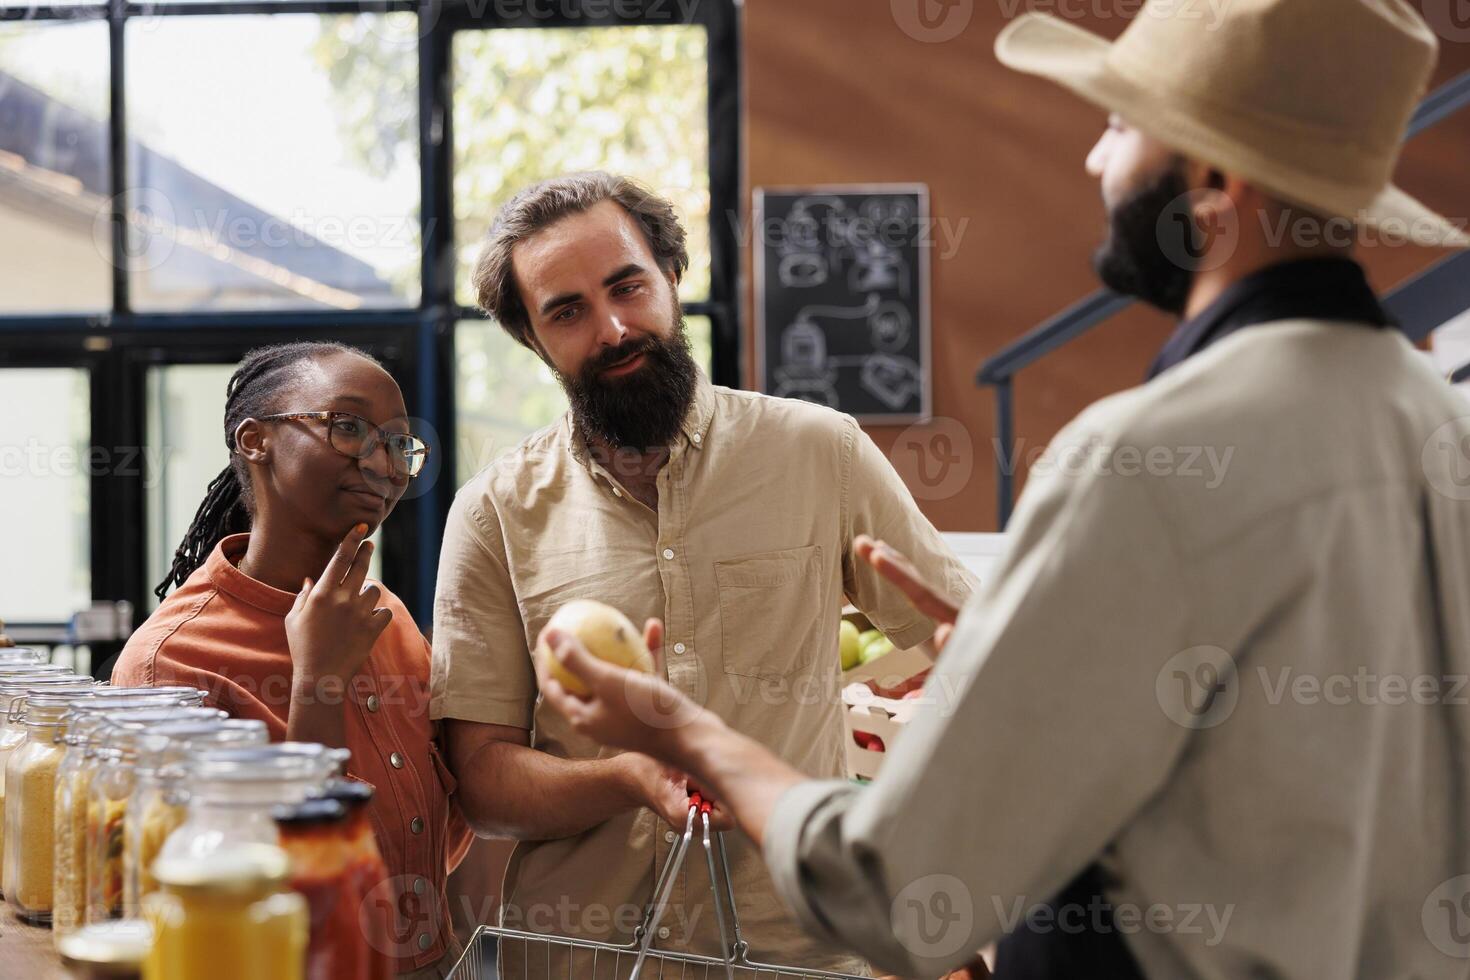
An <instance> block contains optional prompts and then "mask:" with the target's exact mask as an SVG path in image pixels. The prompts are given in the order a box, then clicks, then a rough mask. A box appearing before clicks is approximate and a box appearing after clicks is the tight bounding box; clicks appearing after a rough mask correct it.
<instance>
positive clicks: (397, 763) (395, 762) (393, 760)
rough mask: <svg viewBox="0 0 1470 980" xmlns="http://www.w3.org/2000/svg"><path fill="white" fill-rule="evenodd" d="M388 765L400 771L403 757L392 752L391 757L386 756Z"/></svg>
mask: <svg viewBox="0 0 1470 980" xmlns="http://www.w3.org/2000/svg"><path fill="white" fill-rule="evenodd" d="M388 764H389V765H390V766H392V767H393V768H394V769H402V768H403V756H401V755H399V754H398V753H397V752H394V753H393V754H392V755H390V756H388Z"/></svg>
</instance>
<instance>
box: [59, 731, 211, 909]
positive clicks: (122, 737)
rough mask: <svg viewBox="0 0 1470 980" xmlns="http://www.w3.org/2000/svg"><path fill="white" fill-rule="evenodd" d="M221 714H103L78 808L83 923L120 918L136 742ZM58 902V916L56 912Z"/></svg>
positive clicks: (136, 754) (90, 753) (137, 744)
mask: <svg viewBox="0 0 1470 980" xmlns="http://www.w3.org/2000/svg"><path fill="white" fill-rule="evenodd" d="M224 716H225V713H224V712H223V711H219V710H217V709H214V708H201V707H170V708H148V709H145V710H142V711H137V710H132V711H109V712H107V713H106V714H104V715H103V720H102V724H101V725H100V726H99V728H98V729H97V733H96V736H95V738H94V745H93V747H92V748H91V749H90V750H89V759H88V761H87V763H86V766H87V768H88V769H89V770H91V778H90V779H89V780H88V781H87V787H86V788H87V796H86V800H85V806H84V808H83V812H84V819H83V822H82V841H81V843H82V845H83V854H84V859H83V861H82V864H81V870H82V877H81V888H80V896H81V905H82V907H83V910H84V912H83V917H82V921H84V922H86V923H88V924H90V923H93V922H106V921H108V920H110V919H115V918H118V917H119V916H121V914H122V898H123V895H122V891H123V822H124V818H125V816H126V813H127V805H128V800H129V798H130V797H131V796H132V793H133V781H134V779H133V777H134V771H135V766H136V764H137V759H138V750H139V742H140V740H141V739H142V737H143V736H144V735H146V733H147V732H148V731H149V730H150V729H151V728H152V727H153V726H155V725H161V724H167V723H170V722H177V721H185V722H202V721H219V720H222V719H223V718H224ZM59 901H60V899H59V897H58V911H59V908H60V906H59Z"/></svg>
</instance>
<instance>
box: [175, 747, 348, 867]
mask: <svg viewBox="0 0 1470 980" xmlns="http://www.w3.org/2000/svg"><path fill="white" fill-rule="evenodd" d="M350 755H351V753H350V752H348V751H347V750H346V749H332V748H328V747H326V746H325V745H318V744H317V743H315V742H278V743H276V744H274V745H260V746H254V747H251V748H228V749H210V750H208V751H206V752H200V753H198V754H197V755H195V756H194V757H193V758H192V759H190V760H189V762H188V763H187V765H186V769H185V776H184V779H185V781H186V786H187V795H188V801H189V809H188V815H187V816H186V817H185V818H184V822H183V824H181V825H180V826H179V828H178V829H177V830H175V831H174V832H173V833H172V834H170V835H169V838H168V840H166V841H165V842H164V844H163V850H162V852H161V853H160V855H159V860H163V859H165V858H167V859H170V860H172V859H175V858H190V857H193V858H200V857H203V856H205V855H207V854H210V853H212V852H213V851H216V850H219V849H220V848H222V847H228V846H230V845H233V844H249V843H257V844H275V843H276V842H277V841H278V840H279V839H280V838H279V835H278V834H277V832H276V824H275V821H274V820H273V819H272V816H271V811H272V809H273V808H274V807H276V806H279V805H282V804H287V803H299V802H301V801H302V800H304V799H306V798H307V797H308V796H314V795H319V794H320V793H321V790H322V787H323V786H325V785H326V782H327V780H328V779H330V778H331V777H332V776H335V775H337V773H338V772H339V771H340V770H341V768H342V766H343V765H344V764H345V763H346V761H347V758H348V757H349V756H350Z"/></svg>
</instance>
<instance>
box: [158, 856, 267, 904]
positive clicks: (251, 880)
mask: <svg viewBox="0 0 1470 980" xmlns="http://www.w3.org/2000/svg"><path fill="white" fill-rule="evenodd" d="M290 876H291V859H290V858H289V857H288V856H287V855H286V852H285V851H283V850H281V849H280V848H279V847H276V846H274V845H272V844H237V845H232V846H230V847H226V848H222V849H221V850H218V851H215V852H213V853H212V854H207V855H203V856H190V857H187V858H168V857H162V858H159V859H158V860H157V861H155V862H154V864H153V877H154V878H155V879H157V881H158V883H159V884H160V885H162V886H163V887H164V888H167V889H168V890H169V891H171V892H174V893H176V894H197V895H231V896H240V897H248V896H250V895H259V894H268V893H270V892H272V891H276V890H277V889H280V888H281V887H283V886H284V885H285V884H286V882H287V881H288V880H290Z"/></svg>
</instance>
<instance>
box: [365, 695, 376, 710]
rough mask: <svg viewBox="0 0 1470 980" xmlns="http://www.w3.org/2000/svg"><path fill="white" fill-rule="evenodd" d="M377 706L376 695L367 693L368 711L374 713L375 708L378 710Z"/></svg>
mask: <svg viewBox="0 0 1470 980" xmlns="http://www.w3.org/2000/svg"><path fill="white" fill-rule="evenodd" d="M378 707H379V702H378V696H377V695H376V694H369V695H368V700H367V709H368V710H369V711H371V712H374V713H376V712H377V710H378Z"/></svg>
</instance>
